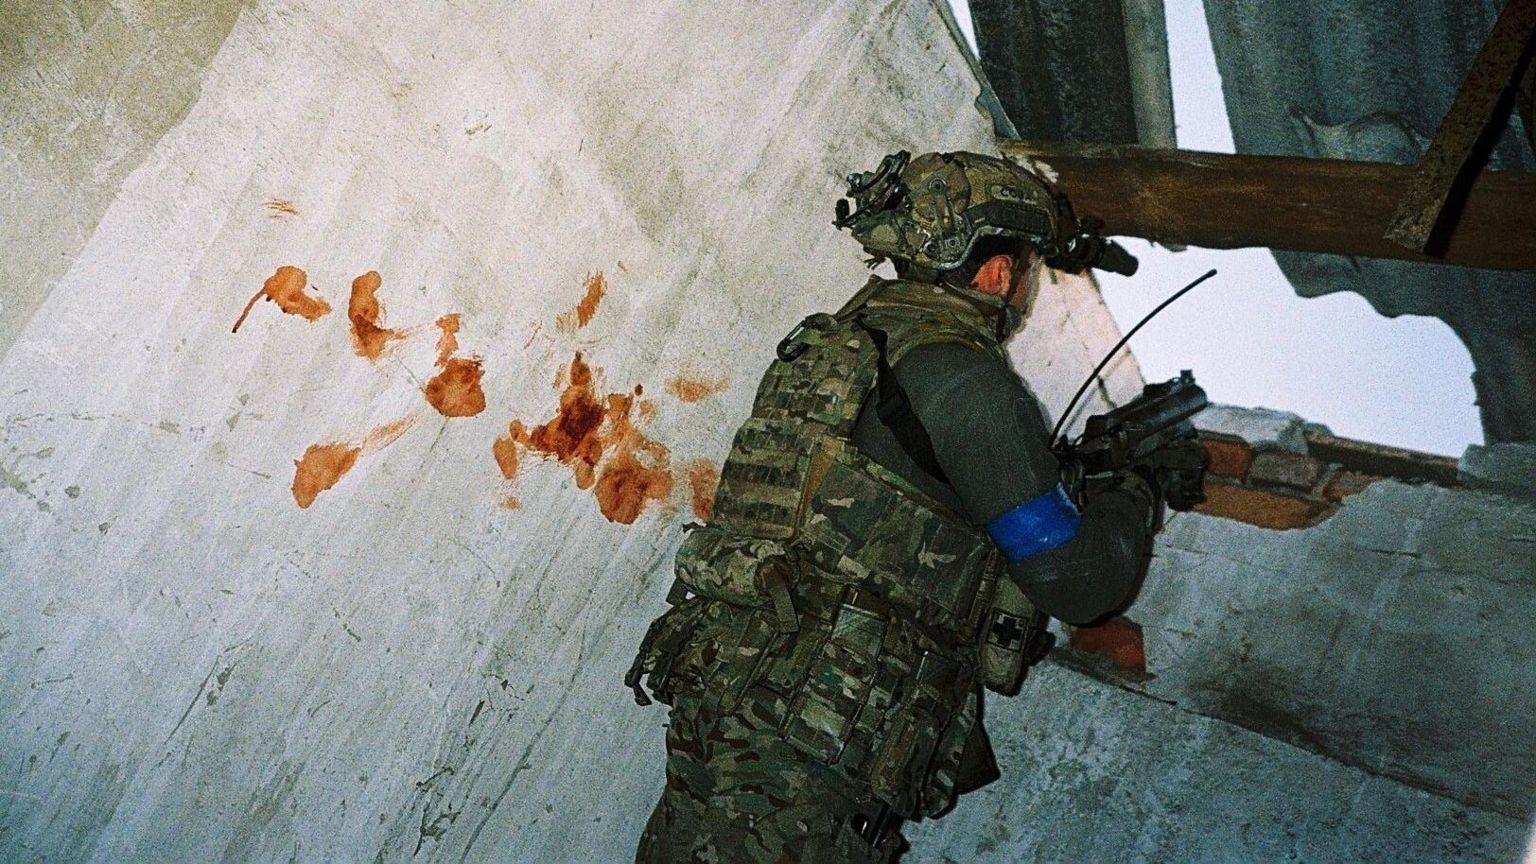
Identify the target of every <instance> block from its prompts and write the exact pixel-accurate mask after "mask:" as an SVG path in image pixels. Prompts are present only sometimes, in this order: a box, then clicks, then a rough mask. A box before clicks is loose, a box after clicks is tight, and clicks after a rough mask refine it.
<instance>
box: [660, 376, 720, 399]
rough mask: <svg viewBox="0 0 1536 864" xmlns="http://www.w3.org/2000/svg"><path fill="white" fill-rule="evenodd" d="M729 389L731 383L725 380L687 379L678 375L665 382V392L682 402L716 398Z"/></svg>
mask: <svg viewBox="0 0 1536 864" xmlns="http://www.w3.org/2000/svg"><path fill="white" fill-rule="evenodd" d="M730 387H731V382H730V381H729V380H727V379H725V378H689V377H685V376H682V375H679V376H677V377H676V378H673V379H672V380H670V381H668V382H667V392H668V393H671V394H672V395H673V396H676V397H677V398H679V399H681V400H683V401H684V402H698V401H701V400H703V399H708V398H709V397H711V396H718V395H720V394H721V393H724V392H725V391H726V390H729V389H730Z"/></svg>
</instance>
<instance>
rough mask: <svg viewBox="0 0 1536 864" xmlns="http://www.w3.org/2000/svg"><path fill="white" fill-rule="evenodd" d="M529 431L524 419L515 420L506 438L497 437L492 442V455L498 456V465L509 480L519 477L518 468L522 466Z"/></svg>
mask: <svg viewBox="0 0 1536 864" xmlns="http://www.w3.org/2000/svg"><path fill="white" fill-rule="evenodd" d="M527 437H528V431H527V430H526V429H524V428H523V424H522V421H520V420H513V421H512V424H511V426H509V427H508V430H507V435H506V437H504V438H497V439H496V441H495V442H494V443H492V444H491V455H492V456H494V457H495V458H496V467H497V468H500V469H501V476H503V477H505V478H507V479H508V480H516V479H517V469H518V468H519V467H521V465H520V463H521V461H522V458H523V450H522V444H521V443H520V442H522V441H524V440H527Z"/></svg>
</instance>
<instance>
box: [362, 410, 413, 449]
mask: <svg viewBox="0 0 1536 864" xmlns="http://www.w3.org/2000/svg"><path fill="white" fill-rule="evenodd" d="M415 422H416V415H414V414H412V415H410V416H408V417H401V418H400V419H399V420H396V421H395V422H393V423H385V424H384V425H383V426H379V427H377V428H376V429H374V430H373V431H372V432H369V433H368V435H367V437H365V438H363V449H364V450H367V451H368V452H369V453H375V452H377V451H379V450H383V449H384V448H385V447H388V446H389V445H391V444H393V443H395V440H396V439H398V438H399V437H400V436H401V435H404V434H405V430H407V429H409V428H411V426H412V424H414V423H415Z"/></svg>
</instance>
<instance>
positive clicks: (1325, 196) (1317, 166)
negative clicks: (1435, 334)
mask: <svg viewBox="0 0 1536 864" xmlns="http://www.w3.org/2000/svg"><path fill="white" fill-rule="evenodd" d="M998 146H999V148H1000V149H1001V150H1002V152H1003V153H1005V154H1006V155H1008V156H1010V157H1013V158H1016V159H1019V160H1020V161H1026V160H1028V161H1032V162H1034V163H1035V164H1036V165H1038V166H1040V167H1041V168H1042V169H1043V170H1044V171H1045V173H1046V174H1047V175H1048V176H1050V177H1052V178H1054V179H1055V180H1056V182H1057V183H1058V185H1059V186H1060V187H1061V189H1062V191H1064V192H1066V193H1067V194H1068V195H1069V196H1070V197H1071V199H1072V204H1073V207H1074V208H1075V209H1076V211H1077V212H1078V214H1080V215H1093V216H1098V217H1100V218H1102V219H1103V220H1104V222H1105V231H1106V233H1108V234H1112V235H1120V236H1130V237H1145V238H1148V239H1151V240H1156V241H1158V242H1160V243H1167V244H1180V243H1183V244H1189V245H1192V246H1206V247H1210V248H1216V249H1235V248H1239V247H1244V246H1267V247H1270V248H1272V249H1288V250H1294V251H1300V252H1323V253H1331V254H1338V255H1359V256H1365V257H1375V258H1397V259H1403V260H1408V261H1425V262H1433V263H1442V264H1458V265H1462V266H1467V267H1487V268H1494V269H1501V270H1536V173H1531V172H1488V171H1485V172H1482V173H1481V174H1480V175H1479V176H1478V177H1477V178H1476V179H1475V180H1474V181H1473V183H1472V185H1471V188H1470V190H1469V191H1468V194H1467V200H1466V203H1465V206H1464V207H1463V209H1462V212H1461V214H1460V218H1459V219H1458V220H1457V223H1456V225H1455V226H1454V230H1452V231H1450V232H1449V234H1448V236H1447V238H1446V241H1445V244H1444V247H1443V250H1439V254H1437V255H1434V256H1431V255H1427V254H1424V253H1422V252H1417V251H1414V250H1410V249H1407V248H1405V247H1403V246H1401V245H1399V244H1397V243H1394V242H1392V241H1391V240H1388V239H1386V238H1385V237H1384V236H1383V233H1384V231H1385V229H1386V226H1387V223H1388V221H1389V220H1390V219H1391V216H1392V213H1393V211H1394V209H1395V208H1396V206H1397V202H1398V201H1399V200H1400V199H1401V198H1402V196H1403V193H1404V192H1405V191H1406V190H1407V188H1408V186H1409V184H1410V183H1411V182H1412V180H1413V175H1414V172H1415V170H1416V169H1415V168H1414V166H1411V165H1390V164H1386V163H1380V162H1351V161H1344V160H1335V159H1305V158H1297V157H1289V156H1251V155H1229V154H1221V153H1199V152H1194V151H1186V150H1152V149H1145V148H1140V147H1122V146H1090V145H1066V144H1037V143H1031V142H1021V141H1006V140H1000V141H999V142H998Z"/></svg>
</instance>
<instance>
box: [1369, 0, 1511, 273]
mask: <svg viewBox="0 0 1536 864" xmlns="http://www.w3.org/2000/svg"><path fill="white" fill-rule="evenodd" d="M1533 33H1536V0H1509V2H1508V3H1506V4H1505V5H1504V11H1502V12H1500V13H1499V18H1498V20H1497V21H1495V22H1494V25H1493V31H1492V32H1491V33H1489V34H1488V41H1486V42H1484V43H1483V47H1482V49H1481V50H1479V51H1478V52H1477V57H1476V58H1475V59H1474V60H1473V61H1472V69H1471V70H1470V71H1469V72H1467V77H1466V79H1465V80H1463V81H1462V83H1461V89H1460V90H1459V91H1457V93H1456V99H1455V101H1454V102H1452V103H1451V110H1450V111H1449V112H1447V113H1446V115H1445V119H1444V120H1443V121H1441V123H1440V129H1439V130H1438V131H1436V132H1435V138H1434V140H1433V141H1431V142H1430V145H1429V149H1428V150H1427V151H1426V152H1425V153H1424V159H1423V161H1422V162H1420V163H1419V167H1418V171H1417V172H1416V173H1415V175H1414V178H1413V181H1412V183H1411V184H1410V185H1409V187H1408V191H1407V192H1406V193H1405V194H1404V195H1403V197H1402V199H1401V200H1400V201H1399V202H1398V205H1397V210H1396V211H1395V212H1394V213H1393V214H1392V221H1391V222H1390V223H1389V224H1388V226H1387V231H1386V233H1385V234H1384V235H1382V236H1384V237H1385V238H1386V239H1388V240H1391V241H1393V242H1395V243H1398V244H1400V245H1402V246H1404V247H1405V248H1408V249H1411V250H1413V251H1415V252H1427V251H1429V247H1430V245H1431V241H1432V239H1434V237H1435V235H1436V229H1437V228H1438V227H1439V225H1440V223H1441V221H1442V217H1443V216H1444V215H1445V214H1446V213H1447V212H1448V211H1452V210H1455V209H1457V207H1456V206H1455V205H1457V204H1459V201H1457V200H1454V199H1453V193H1456V192H1457V191H1458V189H1459V188H1464V187H1465V185H1466V184H1460V185H1458V181H1460V180H1462V179H1463V175H1464V174H1465V173H1466V170H1467V169H1468V168H1469V167H1473V163H1474V162H1480V160H1472V159H1471V158H1470V157H1471V156H1472V155H1473V152H1474V151H1475V150H1476V149H1477V146H1478V144H1479V142H1480V139H1482V138H1483V137H1484V136H1485V135H1486V134H1487V133H1488V132H1489V131H1490V126H1491V125H1494V126H1496V125H1497V124H1493V123H1492V121H1493V120H1494V119H1496V117H1497V114H1498V112H1499V111H1500V110H1501V108H1502V109H1503V110H1508V106H1509V101H1508V100H1507V99H1506V97H1507V96H1508V95H1509V94H1510V91H1511V89H1512V88H1513V87H1514V85H1515V83H1516V82H1515V75H1516V74H1517V73H1518V72H1519V70H1520V67H1521V61H1522V59H1523V58H1524V57H1526V56H1528V55H1529V53H1530V52H1529V50H1528V49H1529V48H1530V46H1531V44H1532V42H1531V36H1532V34H1533ZM1481 167H1482V166H1481V164H1478V165H1476V166H1475V168H1474V172H1475V171H1476V170H1480V169H1481ZM1458 197H1459V196H1458Z"/></svg>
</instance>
